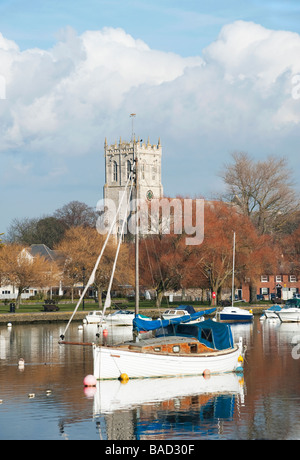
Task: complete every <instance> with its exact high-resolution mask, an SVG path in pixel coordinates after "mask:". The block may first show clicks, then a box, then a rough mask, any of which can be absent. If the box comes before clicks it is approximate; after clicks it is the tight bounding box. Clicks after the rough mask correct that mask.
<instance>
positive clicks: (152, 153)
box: [103, 136, 163, 205]
mask: <svg viewBox="0 0 300 460" xmlns="http://www.w3.org/2000/svg"><path fill="white" fill-rule="evenodd" d="M161 154H162V148H161V144H160V139H159V140H158V144H150V141H149V138H148V142H147V144H146V143H145V142H143V141H142V140H141V141H140V140H139V139H138V140H137V141H136V140H135V137H134V136H133V138H132V140H131V141H130V142H127V141H122V139H121V138H120V140H119V142H118V143H117V142H115V143H114V144H111V145H108V143H107V140H106V138H105V143H104V157H105V185H104V187H103V198H104V199H111V200H113V201H114V202H115V204H116V205H117V204H118V202H119V196H120V195H119V192H121V193H122V192H123V191H124V189H125V186H126V182H127V179H128V176H129V174H130V171H131V170H132V169H133V167H134V166H135V160H136V159H138V171H137V172H138V196H137V198H138V199H141V200H148V201H151V200H152V199H153V198H161V197H162V196H163V187H162V183H161Z"/></svg>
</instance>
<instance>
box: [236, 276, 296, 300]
mask: <svg viewBox="0 0 300 460" xmlns="http://www.w3.org/2000/svg"><path fill="white" fill-rule="evenodd" d="M241 290H242V298H243V299H244V300H246V302H248V301H249V298H250V293H249V284H247V283H245V284H243V285H242V287H241ZM299 293H300V279H299V278H298V277H297V276H296V275H293V274H289V275H287V274H281V275H261V277H260V280H259V282H258V283H257V291H256V294H257V300H272V299H273V300H275V299H277V300H278V301H279V300H283V301H285V300H287V299H290V298H292V297H293V296H294V294H299Z"/></svg>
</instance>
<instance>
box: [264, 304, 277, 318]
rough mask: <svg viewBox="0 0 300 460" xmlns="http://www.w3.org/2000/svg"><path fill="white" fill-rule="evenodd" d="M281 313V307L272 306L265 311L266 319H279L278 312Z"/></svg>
mask: <svg viewBox="0 0 300 460" xmlns="http://www.w3.org/2000/svg"><path fill="white" fill-rule="evenodd" d="M278 311H281V307H280V306H279V305H272V307H270V308H268V309H267V310H264V315H265V317H266V318H271V319H278V316H277V314H276V312H278Z"/></svg>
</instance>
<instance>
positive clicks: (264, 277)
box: [260, 275, 269, 283]
mask: <svg viewBox="0 0 300 460" xmlns="http://www.w3.org/2000/svg"><path fill="white" fill-rule="evenodd" d="M260 281H261V282H262V283H267V282H268V281H269V276H268V275H261V277H260Z"/></svg>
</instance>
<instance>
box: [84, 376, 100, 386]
mask: <svg viewBox="0 0 300 460" xmlns="http://www.w3.org/2000/svg"><path fill="white" fill-rule="evenodd" d="M96 384H97V379H96V377H95V376H94V375H91V374H89V375H87V376H85V377H84V379H83V385H84V386H85V387H95V386H96Z"/></svg>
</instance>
